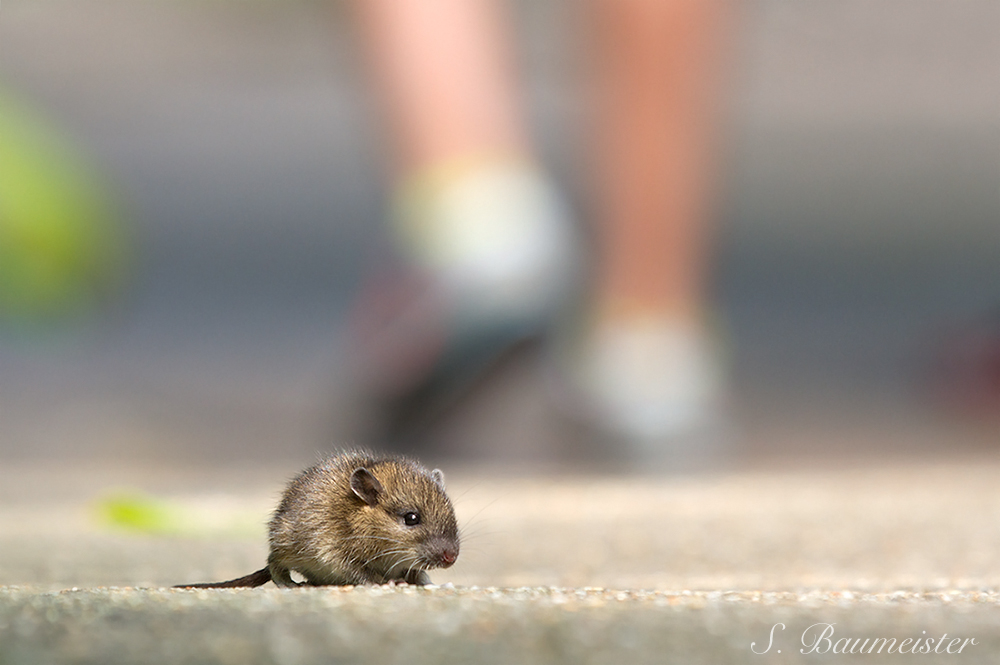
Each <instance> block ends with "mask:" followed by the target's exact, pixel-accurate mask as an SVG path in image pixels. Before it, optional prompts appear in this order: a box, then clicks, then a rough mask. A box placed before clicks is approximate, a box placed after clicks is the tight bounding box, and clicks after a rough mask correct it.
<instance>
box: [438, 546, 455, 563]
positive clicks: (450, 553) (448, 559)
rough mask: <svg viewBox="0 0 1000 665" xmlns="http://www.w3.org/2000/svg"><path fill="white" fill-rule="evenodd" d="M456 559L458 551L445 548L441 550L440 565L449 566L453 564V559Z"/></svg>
mask: <svg viewBox="0 0 1000 665" xmlns="http://www.w3.org/2000/svg"><path fill="white" fill-rule="evenodd" d="M457 558H458V550H455V549H452V548H450V547H449V548H447V549H443V550H441V563H442V564H444V565H446V566H450V565H451V564H453V563H455V559H457Z"/></svg>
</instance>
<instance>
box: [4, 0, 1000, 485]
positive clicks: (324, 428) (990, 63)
mask: <svg viewBox="0 0 1000 665" xmlns="http://www.w3.org/2000/svg"><path fill="white" fill-rule="evenodd" d="M512 6H513V17H514V27H515V33H516V39H517V44H516V46H517V57H518V66H519V68H520V72H521V75H522V78H523V81H524V86H525V87H524V94H525V98H526V103H527V111H528V122H529V127H530V131H531V134H532V137H533V139H534V140H535V143H536V146H537V147H538V150H539V152H540V159H541V161H542V162H543V163H544V165H545V166H546V167H548V169H549V170H550V171H551V173H552V174H553V176H554V178H555V180H556V182H557V183H558V184H559V185H560V186H561V188H562V190H563V191H564V192H565V193H566V196H567V198H568V200H569V201H570V204H571V206H572V207H573V208H574V209H576V210H578V211H579V213H580V217H581V218H582V219H586V218H587V210H586V204H587V196H586V191H584V190H585V189H586V185H585V184H584V183H585V182H586V179H585V177H584V176H585V174H583V173H582V172H581V167H580V163H581V156H582V151H583V147H582V145H581V140H580V136H581V132H583V131H584V124H585V118H584V113H583V110H582V109H583V107H584V106H585V105H584V104H583V103H582V99H583V97H584V95H585V87H586V86H585V84H584V83H583V82H582V80H583V77H582V76H581V65H580V62H581V53H582V52H583V51H584V45H583V44H582V43H581V38H580V32H581V31H580V16H579V15H578V14H579V12H578V11H576V10H577V8H578V7H577V3H574V2H562V1H557V0H530V1H528V0H522V1H519V2H515V3H513V5H512ZM737 6H738V12H737V16H736V20H735V21H733V23H734V30H733V43H732V46H731V49H732V57H731V62H732V68H731V71H730V72H728V79H729V89H728V91H727V97H728V100H729V104H728V111H727V114H726V117H727V122H726V123H725V130H724V134H725V141H724V142H723V143H724V146H725V150H724V157H725V158H724V160H723V163H724V164H725V173H724V177H721V178H720V180H721V182H722V187H721V189H722V190H723V191H722V203H721V204H720V206H719V209H720V214H719V217H720V219H719V223H718V233H717V236H718V241H717V242H718V244H717V249H716V251H715V252H714V255H713V259H712V263H713V274H714V278H713V289H714V293H715V298H714V301H713V302H714V305H713V308H714V309H715V310H716V311H717V317H718V319H719V320H720V321H722V322H724V325H723V326H722V327H723V329H724V330H725V334H724V339H725V343H724V348H725V355H726V362H727V365H728V367H729V377H730V385H731V388H730V390H729V397H728V404H727V419H728V420H729V421H730V422H731V424H732V430H733V432H732V433H731V434H730V435H728V436H730V438H731V443H732V445H731V446H730V447H729V449H728V452H727V455H728V456H729V457H731V458H732V459H738V460H739V461H741V462H742V463H746V464H752V465H770V464H775V463H779V462H781V463H794V462H796V461H798V460H807V461H808V460H813V459H815V458H817V457H822V458H825V459H831V458H837V459H843V457H844V456H845V455H848V456H853V457H851V458H852V459H867V458H870V457H871V456H872V455H880V454H883V453H885V454H889V455H903V456H910V455H911V454H913V453H921V454H926V455H930V456H948V455H955V454H959V453H960V452H961V451H979V452H982V451H995V450H996V447H997V444H998V443H1000V313H998V312H1000V261H998V260H997V256H998V255H1000V86H998V85H997V81H1000V36H998V33H997V30H996V26H997V25H1000V5H998V4H997V3H996V2H993V1H992V0H954V1H952V2H947V3H943V2H933V1H930V0H926V1H920V2H915V1H914V0H906V1H905V2H904V1H902V0H879V1H878V2H871V1H870V0H842V1H840V2H836V3H834V2H819V1H816V2H794V3H793V2H783V1H781V0H746V1H744V2H741V3H738V5H737ZM349 9H350V8H349V7H348V6H347V5H346V3H341V2H318V1H312V0H310V1H301V0H281V1H278V0H256V1H255V2H237V1H235V0H212V1H211V2H201V3H190V2H179V1H176V0H150V1H148V2H142V3H136V2H126V1H124V0H86V1H85V2H79V1H77V2H66V1H63V0H30V1H29V0H5V1H4V3H3V6H2V8H0V103H2V104H0V113H3V115H4V117H0V125H2V126H0V132H6V135H7V136H8V142H7V143H6V144H5V145H8V146H16V149H17V150H19V151H22V152H23V153H25V154H28V153H30V154H33V155H40V154H45V155H49V157H47V158H46V159H47V160H48V161H45V160H41V162H39V163H40V164H41V165H40V166H37V165H36V166H37V168H36V171H37V177H36V178H35V180H34V181H33V182H35V183H36V184H37V183H38V182H41V183H42V185H40V186H41V187H42V189H43V191H48V192H50V193H52V192H61V191H63V190H66V191H67V192H69V193H67V194H66V201H68V204H66V205H68V206H69V209H71V210H73V211H75V212H74V213H70V212H65V211H64V212H62V213H59V212H55V213H51V215H52V216H50V217H48V218H46V219H48V220H49V221H47V222H44V224H43V225H48V226H45V228H49V227H51V228H53V229H55V230H51V232H49V231H46V232H45V233H41V232H39V233H40V234H41V235H45V234H46V233H48V234H49V241H50V242H52V243H55V244H57V245H58V244H59V243H60V242H62V243H63V244H64V245H66V246H68V247H70V249H69V250H67V252H68V253H67V254H66V255H65V257H64V258H63V259H62V263H59V262H58V261H57V262H56V263H55V264H54V265H55V266H56V267H55V268H52V274H51V275H50V276H49V278H47V279H48V280H49V281H48V282H45V284H48V286H47V287H45V288H42V287H40V286H39V287H30V288H29V287H26V286H25V284H37V283H40V282H37V281H34V282H33V281H31V279H29V277H25V276H24V274H23V273H17V272H16V271H12V270H9V271H8V272H7V273H4V274H5V275H6V276H7V281H6V282H5V284H6V286H5V288H6V289H7V291H8V292H9V293H7V294H4V297H5V298H7V299H8V300H9V302H11V303H13V302H16V303H20V305H19V306H18V307H19V308H16V307H14V306H13V305H10V312H12V314H10V315H5V316H4V317H3V319H2V321H0V461H2V460H8V461H14V460H38V461H45V460H48V459H52V458H59V459H62V460H98V461H101V460H104V461H108V462H119V463H120V462H133V463H137V464H147V463H156V464H175V463H203V462H209V463H219V462H221V461H229V462H230V463H233V462H239V463H243V462H254V461H259V462H270V461H273V460H282V464H283V468H285V467H287V468H289V469H292V468H294V467H295V466H297V465H298V464H299V463H301V462H303V461H305V462H308V461H310V460H312V459H313V458H314V456H315V454H316V451H319V450H325V449H330V448H335V447H338V446H342V445H345V444H346V445H350V444H353V443H365V441H364V440H363V439H359V438H357V437H358V436H359V434H358V432H357V431H354V430H352V426H351V424H350V423H351V422H352V418H353V416H354V413H353V412H352V408H353V407H352V406H351V404H352V397H353V395H351V394H350V392H351V390H350V387H349V386H347V385H345V381H344V376H345V370H344V365H345V361H346V359H345V357H344V355H345V353H344V350H343V348H344V347H343V345H342V343H341V340H342V333H343V330H344V326H345V322H346V318H347V311H348V309H349V307H350V306H351V303H352V302H353V301H354V299H355V296H356V293H357V290H358V288H359V286H360V285H361V283H362V282H363V280H364V275H365V273H366V270H367V268H368V266H369V264H370V262H371V261H372V260H373V258H372V257H373V256H376V255H377V254H378V252H379V249H378V248H379V246H380V243H382V242H384V240H385V238H384V236H385V234H386V230H385V223H384V221H385V219H386V218H387V215H388V204H387V203H386V200H387V185H386V182H387V179H386V176H385V172H386V166H387V162H388V160H387V157H386V154H385V153H386V144H385V138H384V135H385V130H384V127H383V126H382V123H381V122H380V120H379V114H378V112H377V108H376V102H375V101H374V100H373V97H372V94H371V89H370V88H371V86H370V83H369V81H368V77H367V75H366V68H365V64H364V63H363V62H362V48H361V44H360V36H359V35H358V33H357V31H356V29H355V26H354V23H353V19H352V16H351V12H350V11H349ZM11 136H13V137H15V138H14V139H11V138H9V137H11ZM18 137H20V138H18ZM25 137H27V138H25ZM22 139H23V140H22ZM29 139H30V140H29ZM18 141H20V143H18ZM17 146H19V147H17ZM39 146H47V147H39ZM8 150H14V148H8ZM46 151H47V152H46ZM12 154H13V152H8V154H7V155H0V160H3V159H9V160H10V163H12V164H14V166H10V167H8V171H6V174H7V175H5V179H6V180H7V181H6V182H0V187H3V188H4V189H5V190H7V191H4V190H0V197H7V198H8V199H12V198H13V197H12V196H11V192H12V191H14V190H15V189H17V188H15V187H13V186H12V185H11V184H10V183H12V182H15V181H14V179H13V176H11V175H10V174H11V173H20V174H22V175H23V173H25V172H26V171H23V170H21V171H18V170H17V169H16V168H15V167H16V165H17V163H19V162H17V160H14V159H13V158H12V157H11V155H12ZM25 168H27V167H25ZM29 170H30V169H29ZM46 179H48V180H46ZM18 182H20V181H18ZM45 182H50V183H55V184H50V185H49V186H48V188H46V187H45V186H44V183H45ZM19 186H20V185H19ZM25 187H27V186H25ZM28 189H30V188H28ZM28 189H24V188H21V189H19V190H18V191H28ZM18 196H21V195H18ZM52 196H56V194H52ZM59 196H62V194H59ZM74 197H75V198H74ZM0 213H2V209H0ZM60 215H62V217H60ZM13 218H14V217H13V214H12V213H8V220H6V221H5V220H4V219H3V218H2V217H0V223H3V224H7V225H8V227H9V228H12V227H13V226H14V222H11V221H10V219H13ZM68 218H72V219H74V220H76V221H70V222H65V219H68ZM60 219H63V220H64V221H63V222H60V221H59V220H60ZM53 220H55V221H53ZM34 228H36V229H38V228H41V227H34ZM29 235H30V234H29ZM3 237H4V236H3V235H2V234H0V239H2V238H3ZM11 237H13V236H11ZM53 238H55V240H53ZM9 242H10V241H9ZM39 242H41V241H39ZM29 244H30V243H29ZM11 246H15V245H13V244H12V245H11ZM7 249H8V248H3V247H0V257H2V258H3V260H4V261H5V262H8V265H13V261H14V260H15V259H14V258H11V257H12V256H14V255H15V253H14V252H11V251H8V253H7V254H5V253H4V252H5V251H6V250H7ZM77 264H79V265H77ZM10 275H14V276H13V277H11V276H10ZM18 275H20V276H18ZM15 292H16V293H15ZM10 293H15V295H16V297H15V296H14V295H10ZM46 294H48V295H46ZM8 300H0V302H7V301H8ZM540 364H541V362H540V361H539V360H538V358H537V357H536V356H532V355H531V354H526V355H523V356H521V357H519V358H515V361H513V362H511V363H507V364H506V365H504V366H503V367H501V368H499V369H498V370H497V371H496V372H494V373H493V376H492V378H491V380H490V381H489V382H487V383H486V384H485V385H477V387H476V390H475V391H474V393H475V394H474V395H472V396H471V397H469V398H468V399H463V400H461V403H460V404H459V405H458V406H457V407H456V408H454V409H451V410H450V411H449V413H448V415H447V417H444V418H442V419H441V420H440V422H436V423H435V424H434V428H433V432H432V434H431V435H430V436H431V437H432V438H433V439H434V440H435V441H437V442H438V443H437V448H435V451H436V452H435V455H438V456H449V455H450V456H465V457H467V458H470V459H477V460H490V461H493V462H497V463H499V462H502V461H517V460H521V461H525V460H538V459H541V460H548V461H554V462H556V463H558V462H559V461H560V460H561V459H563V457H562V456H564V455H566V454H567V451H572V449H573V447H572V446H573V444H574V442H575V439H574V437H576V436H579V433H578V432H577V431H576V430H574V429H572V428H567V427H565V423H563V422H562V421H561V420H560V419H559V418H558V417H555V416H554V415H553V409H552V407H551V405H550V404H548V401H547V399H546V389H545V387H544V385H543V384H544V381H543V379H542V378H540V374H541V372H540V371H539V365H540ZM431 461H432V462H436V460H431Z"/></svg>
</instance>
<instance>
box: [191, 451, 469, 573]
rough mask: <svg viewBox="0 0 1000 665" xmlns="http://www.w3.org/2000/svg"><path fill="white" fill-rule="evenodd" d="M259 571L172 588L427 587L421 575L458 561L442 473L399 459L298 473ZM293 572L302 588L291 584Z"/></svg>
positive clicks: (350, 454) (369, 456)
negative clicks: (227, 578) (223, 580)
mask: <svg viewBox="0 0 1000 665" xmlns="http://www.w3.org/2000/svg"><path fill="white" fill-rule="evenodd" d="M268 541H269V546H270V551H269V554H268V557H267V565H266V566H264V567H263V568H261V569H260V570H258V571H256V572H254V573H250V574H249V575H245V576H243V577H239V578H237V579H234V580H229V581H226V582H209V583H200V584H180V585H177V587H175V588H188V589H191V588H195V589H213V588H215V589H226V588H239V587H257V586H261V585H263V584H267V583H268V582H274V583H275V584H276V585H277V586H279V587H294V586H300V585H313V586H321V585H340V586H344V585H374V584H394V583H402V582H405V583H407V584H415V585H426V584H429V583H430V577H429V576H428V574H427V571H428V570H431V569H434V568H448V567H450V566H451V565H452V564H454V563H455V560H456V559H457V558H458V553H459V547H460V542H459V541H460V538H459V530H458V523H457V521H456V519H455V510H454V508H453V507H452V504H451V500H450V499H449V498H448V494H447V493H446V492H445V485H444V474H443V473H442V472H441V470H440V469H434V470H428V469H426V468H425V467H424V466H422V465H421V464H420V463H419V462H417V461H416V460H414V459H412V458H409V457H405V456H402V455H376V454H373V453H370V452H367V451H363V450H353V451H347V452H343V453H340V454H336V455H331V456H329V457H326V458H325V459H323V460H321V461H320V462H318V463H317V464H314V465H313V466H311V467H309V468H308V469H306V470H305V471H303V472H301V473H300V474H298V475H297V476H296V477H295V478H294V479H293V480H292V481H291V482H290V483H289V484H288V487H287V488H286V489H285V491H284V494H283V495H282V497H281V502H280V503H279V504H278V507H277V509H276V510H275V511H274V514H273V515H272V517H271V520H270V522H269V523H268ZM293 571H294V572H296V573H298V574H299V575H301V576H302V578H304V580H305V581H304V582H296V581H294V580H293V579H292V576H291V573H292V572H293Z"/></svg>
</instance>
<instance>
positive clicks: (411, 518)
mask: <svg viewBox="0 0 1000 665" xmlns="http://www.w3.org/2000/svg"><path fill="white" fill-rule="evenodd" d="M403 524H405V525H406V526H417V525H418V524H420V513H418V512H416V511H415V510H409V511H407V512H405V513H403Z"/></svg>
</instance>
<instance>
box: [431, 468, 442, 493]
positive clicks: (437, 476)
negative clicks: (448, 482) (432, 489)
mask: <svg viewBox="0 0 1000 665" xmlns="http://www.w3.org/2000/svg"><path fill="white" fill-rule="evenodd" d="M431 478H433V479H434V482H436V483H437V484H438V485H439V486H440V487H441V489H444V471H442V470H441V469H434V470H433V471H431Z"/></svg>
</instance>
